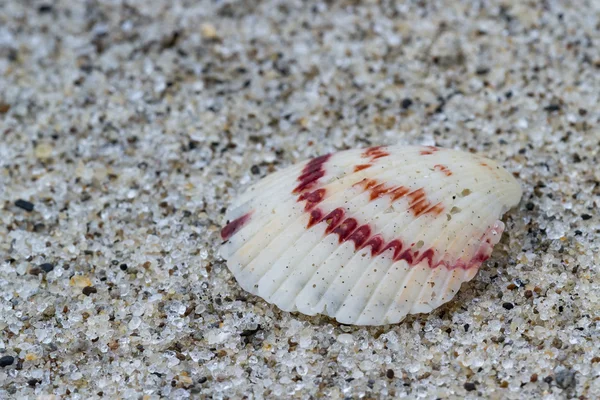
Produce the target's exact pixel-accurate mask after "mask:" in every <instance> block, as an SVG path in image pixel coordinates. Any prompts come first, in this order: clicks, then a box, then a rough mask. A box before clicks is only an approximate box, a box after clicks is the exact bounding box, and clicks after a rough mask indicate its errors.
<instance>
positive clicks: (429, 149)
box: [421, 146, 440, 156]
mask: <svg viewBox="0 0 600 400" xmlns="http://www.w3.org/2000/svg"><path fill="white" fill-rule="evenodd" d="M436 151H440V149H439V148H437V147H435V146H425V147H424V148H423V150H421V155H422V156H429V155H431V154H433V153H435V152H436Z"/></svg>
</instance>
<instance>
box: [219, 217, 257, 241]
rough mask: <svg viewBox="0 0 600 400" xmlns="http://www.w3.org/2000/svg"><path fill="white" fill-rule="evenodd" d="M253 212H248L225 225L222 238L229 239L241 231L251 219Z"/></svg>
mask: <svg viewBox="0 0 600 400" xmlns="http://www.w3.org/2000/svg"><path fill="white" fill-rule="evenodd" d="M250 214H251V213H246V214H244V215H242V216H241V217H239V218H236V219H234V220H233V221H230V222H229V223H228V224H227V225H225V227H224V228H223V229H222V230H221V238H222V239H223V240H229V238H230V237H232V236H233V235H234V234H235V233H236V232H237V231H239V230H240V229H241V228H242V227H243V226H244V225H245V224H246V223H247V222H248V220H249V219H250Z"/></svg>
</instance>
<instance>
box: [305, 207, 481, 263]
mask: <svg viewBox="0 0 600 400" xmlns="http://www.w3.org/2000/svg"><path fill="white" fill-rule="evenodd" d="M323 214H324V213H323V211H322V210H321V209H319V208H315V209H313V210H312V211H311V212H310V214H309V221H308V224H307V226H306V229H309V228H312V227H313V226H315V225H316V224H318V223H320V222H326V223H327V224H328V226H327V228H326V229H325V235H329V234H334V235H338V241H339V243H344V242H349V241H352V242H354V249H355V250H354V251H360V250H362V249H364V248H367V247H370V248H371V257H377V256H379V255H382V254H384V253H385V252H386V251H387V250H390V249H391V250H392V253H391V257H392V259H393V260H394V262H398V261H401V260H404V261H405V262H406V263H407V264H408V265H409V266H411V267H414V266H415V265H417V264H419V263H421V262H423V261H426V263H427V266H428V267H429V268H432V269H435V268H438V267H440V266H444V267H445V268H447V269H449V270H451V269H456V268H462V269H470V268H479V266H480V265H481V264H482V263H483V262H484V261H486V260H487V259H488V258H489V256H490V254H491V252H492V248H493V245H492V244H491V243H490V242H489V241H488V240H486V236H488V235H489V233H488V232H486V233H485V234H484V235H482V237H481V244H480V247H479V250H478V251H477V253H476V254H475V255H474V256H473V257H472V258H471V259H470V260H468V261H464V260H462V259H458V260H445V259H444V258H443V257H439V256H438V257H436V255H437V254H438V252H437V251H436V250H435V249H434V248H428V249H426V250H424V251H423V253H422V254H419V250H416V249H413V247H414V243H413V244H412V245H411V246H410V247H408V248H405V247H404V245H403V243H402V240H401V239H399V238H395V239H392V240H391V241H389V242H387V243H386V242H385V240H384V239H383V237H382V236H381V235H380V234H375V235H373V236H371V234H372V232H373V227H372V226H371V225H370V224H368V223H366V224H363V225H360V226H359V223H358V221H357V220H356V219H355V218H347V219H344V220H343V221H342V219H343V218H344V215H345V212H344V210H343V209H342V208H336V209H335V210H333V211H332V212H330V213H329V214H327V215H326V216H325V217H323ZM488 231H489V230H488ZM403 250H404V251H403ZM436 259H439V260H438V261H436Z"/></svg>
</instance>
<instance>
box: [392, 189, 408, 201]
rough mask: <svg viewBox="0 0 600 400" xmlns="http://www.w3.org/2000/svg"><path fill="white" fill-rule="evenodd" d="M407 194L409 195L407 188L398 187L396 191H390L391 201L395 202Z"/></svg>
mask: <svg viewBox="0 0 600 400" xmlns="http://www.w3.org/2000/svg"><path fill="white" fill-rule="evenodd" d="M408 193H410V189H409V188H407V187H406V186H398V187H397V188H396V189H394V190H392V192H391V194H392V201H396V200H398V199H399V198H401V197H404V196H405V195H407V194H408Z"/></svg>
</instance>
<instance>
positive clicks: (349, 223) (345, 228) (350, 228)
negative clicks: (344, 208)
mask: <svg viewBox="0 0 600 400" xmlns="http://www.w3.org/2000/svg"><path fill="white" fill-rule="evenodd" d="M357 226H358V222H356V220H355V219H354V218H347V219H345V220H344V222H342V223H341V224H340V225H339V226H338V227H337V228H335V229H334V230H333V233H335V234H336V235H338V236H339V237H340V243H342V242H343V241H345V240H346V239H347V238H348V237H349V236H350V234H351V233H352V232H354V230H355V229H356V227H357Z"/></svg>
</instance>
